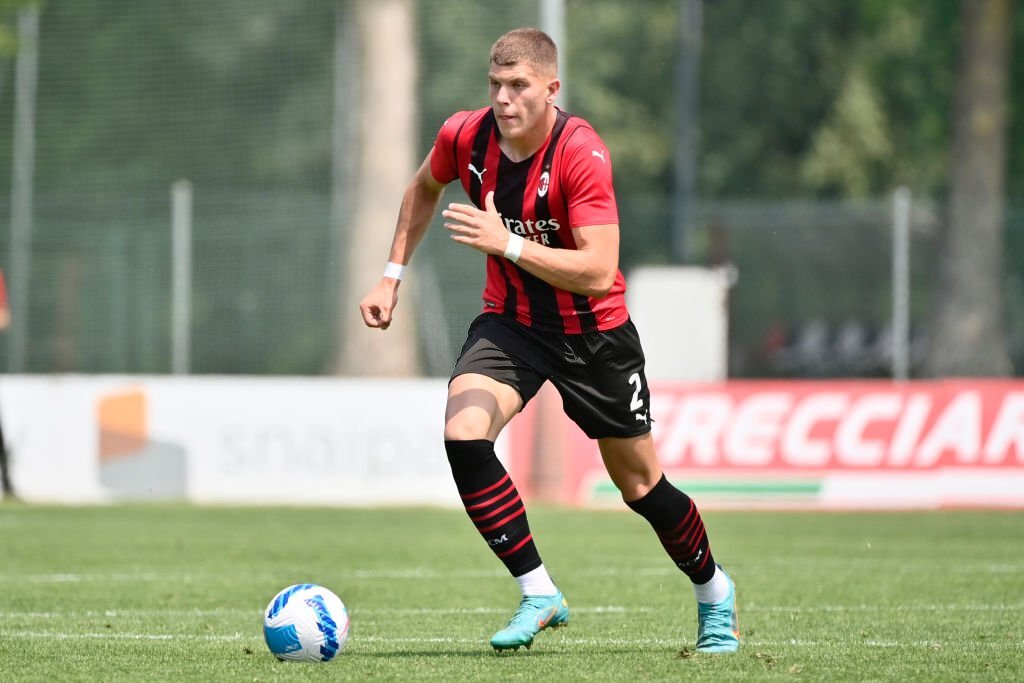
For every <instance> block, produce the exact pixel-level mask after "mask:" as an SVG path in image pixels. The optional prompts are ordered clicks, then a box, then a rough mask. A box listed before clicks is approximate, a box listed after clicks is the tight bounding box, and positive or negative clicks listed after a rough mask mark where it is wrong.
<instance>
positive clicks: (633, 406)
mask: <svg viewBox="0 0 1024 683" xmlns="http://www.w3.org/2000/svg"><path fill="white" fill-rule="evenodd" d="M629 383H630V384H635V385H636V390H635V391H634V392H633V399H632V400H631V401H630V402H629V409H630V410H632V411H637V410H640V409H641V408H643V407H644V401H643V399H641V398H640V389H641V388H642V387H643V385H642V384H641V383H640V373H639V372H634V373H633V374H632V375H630V376H629Z"/></svg>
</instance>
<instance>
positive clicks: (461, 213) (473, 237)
mask: <svg viewBox="0 0 1024 683" xmlns="http://www.w3.org/2000/svg"><path fill="white" fill-rule="evenodd" d="M484 206H485V207H486V208H487V210H486V211H481V210H480V209H478V208H476V207H475V206H473V205H471V204H456V203H452V204H449V205H448V208H447V209H445V210H444V211H442V212H441V215H442V216H444V218H445V224H444V227H445V228H447V229H448V232H450V233H451V238H452V239H453V240H455V241H456V242H458V243H459V244H465V245H467V246H470V247H473V248H474V249H476V250H478V251H482V252H483V253H485V254H496V255H498V256H501V255H502V254H504V253H505V246H506V245H507V244H508V238H509V232H508V230H507V229H505V223H504V222H503V221H502V220H501V214H499V213H498V209H497V208H495V206H494V192H488V193H487V196H486V197H484Z"/></svg>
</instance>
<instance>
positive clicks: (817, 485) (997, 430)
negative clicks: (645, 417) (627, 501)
mask: <svg viewBox="0 0 1024 683" xmlns="http://www.w3.org/2000/svg"><path fill="white" fill-rule="evenodd" d="M554 399H555V401H556V402H557V395H556V396H554ZM547 401H548V403H549V404H550V403H551V401H550V399H547ZM538 408H539V409H540V410H542V411H544V412H545V413H546V412H548V411H551V410H555V411H557V409H558V406H557V403H555V405H554V406H551V405H548V406H543V405H542V406H538ZM540 410H537V409H534V410H533V411H532V413H526V414H525V415H524V417H526V419H525V420H523V421H524V422H533V423H536V422H537V419H538V417H537V416H538V413H539V412H540ZM524 412H525V411H524ZM651 417H652V418H653V419H654V422H653V436H654V439H655V446H656V448H657V451H658V456H659V459H660V461H661V463H662V465H663V467H664V468H665V471H666V472H667V473H668V475H669V476H670V478H672V479H673V480H682V481H685V482H690V483H689V484H688V485H684V488H686V489H687V490H688V491H692V490H694V489H695V488H696V489H697V490H703V491H705V492H707V493H708V495H709V496H710V497H712V498H715V499H717V500H733V501H736V500H740V501H748V502H756V503H758V504H760V503H764V502H767V501H771V500H775V501H780V500H782V501H788V502H792V501H803V502H808V501H811V502H817V503H822V504H829V503H835V504H837V505H852V506H861V505H876V506H907V505H928V506H932V505H986V504H996V505H1002V506H1006V505H1009V506H1018V505H1019V506H1024V382H1019V381H1005V380H943V381H934V382H924V381H922V382H907V383H893V382H887V381H831V382H812V381H737V382H724V383H717V384H662V385H657V386H652V395H651ZM542 420H544V421H550V417H549V416H547V415H545V417H543V418H542ZM512 424H513V425H515V424H516V421H513V423H512ZM558 424H559V426H560V432H561V433H559V430H555V429H552V428H550V427H548V428H547V429H545V430H542V431H543V432H544V433H545V436H544V437H543V440H544V441H546V445H547V446H548V448H547V450H548V453H550V451H551V448H550V445H551V443H553V442H554V443H558V444H559V446H560V452H561V454H562V456H563V457H564V459H563V461H562V463H561V468H560V469H559V470H558V472H559V475H560V481H559V482H558V486H557V487H554V486H552V484H553V482H551V481H550V476H549V477H548V481H546V482H541V484H542V485H544V486H546V488H547V491H549V492H551V491H554V490H557V495H555V496H553V497H555V498H556V499H558V500H560V501H561V502H566V503H582V504H585V503H590V502H596V501H598V500H600V499H601V498H602V497H609V496H612V494H614V493H615V492H614V488H613V487H612V488H609V487H610V486H611V485H610V482H608V480H607V476H606V475H605V473H604V467H603V464H602V463H601V459H600V454H599V452H598V450H597V446H596V444H595V443H594V442H592V441H590V440H589V439H587V438H586V437H585V436H584V435H583V434H582V432H580V431H579V429H578V428H576V426H575V425H573V424H572V423H571V422H569V421H568V420H567V419H564V418H563V419H561V420H560V421H559V422H558ZM517 431H518V434H517V435H515V436H517V437H518V438H515V436H514V438H513V445H512V452H513V466H514V468H515V469H517V470H520V471H523V470H525V471H526V473H527V476H529V477H530V479H531V481H534V482H535V483H536V479H537V478H536V477H535V476H532V475H533V472H534V471H535V470H536V467H537V463H536V459H535V457H534V456H533V453H534V452H536V450H537V447H538V441H539V440H538V435H537V430H536V425H535V424H532V425H531V424H524V425H523V426H522V427H519V428H517ZM551 470H552V468H551V466H550V464H548V465H547V466H546V467H545V471H547V472H549V473H550V472H551ZM958 482H959V483H958ZM854 483H855V484H856V485H853V484H854ZM612 497H614V496H612ZM887 501H888V502H887Z"/></svg>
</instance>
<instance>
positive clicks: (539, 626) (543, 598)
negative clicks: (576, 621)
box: [491, 592, 569, 652]
mask: <svg viewBox="0 0 1024 683" xmlns="http://www.w3.org/2000/svg"><path fill="white" fill-rule="evenodd" d="M568 623H569V604H568V603H567V602H566V601H565V598H564V597H562V593H561V592H558V593H555V594H554V595H528V596H524V597H523V600H522V602H520V603H519V609H517V610H516V613H515V614H514V615H512V619H510V620H509V622H508V626H506V627H505V628H503V629H501V630H500V631H498V632H497V633H495V634H494V636H492V637H491V647H493V648H494V649H495V650H496V651H499V652H500V651H502V650H518V649H519V648H520V647H523V646H525V647H527V648H529V647H530V645H532V644H533V637H534V636H535V635H537V634H538V633H540V632H541V631H543V630H544V629H546V628H558V627H560V626H565V625H566V624H568Z"/></svg>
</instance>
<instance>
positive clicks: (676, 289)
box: [626, 266, 735, 382]
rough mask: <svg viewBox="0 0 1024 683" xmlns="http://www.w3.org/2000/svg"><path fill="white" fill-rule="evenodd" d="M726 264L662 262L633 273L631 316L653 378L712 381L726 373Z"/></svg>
mask: <svg viewBox="0 0 1024 683" xmlns="http://www.w3.org/2000/svg"><path fill="white" fill-rule="evenodd" d="M734 276H735V272H734V271H732V270H731V269H727V268H699V267H691V266H664V267H645V268H639V269H637V270H635V271H633V272H631V273H630V274H629V277H628V278H627V283H628V287H627V290H626V299H627V305H628V306H629V312H630V315H631V316H632V318H633V321H634V322H635V323H636V326H637V329H638V330H639V332H640V339H641V340H642V341H643V345H644V353H645V355H646V357H647V378H648V380H650V381H657V382H662V381H669V380H675V381H698V382H713V381H721V380H724V379H726V377H727V376H728V359H729V352H728V344H729V288H730V287H731V286H732V284H733V283H734Z"/></svg>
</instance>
